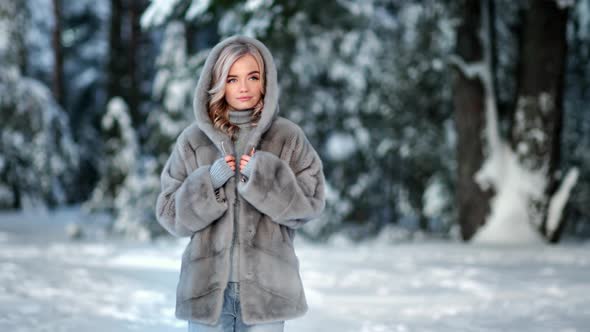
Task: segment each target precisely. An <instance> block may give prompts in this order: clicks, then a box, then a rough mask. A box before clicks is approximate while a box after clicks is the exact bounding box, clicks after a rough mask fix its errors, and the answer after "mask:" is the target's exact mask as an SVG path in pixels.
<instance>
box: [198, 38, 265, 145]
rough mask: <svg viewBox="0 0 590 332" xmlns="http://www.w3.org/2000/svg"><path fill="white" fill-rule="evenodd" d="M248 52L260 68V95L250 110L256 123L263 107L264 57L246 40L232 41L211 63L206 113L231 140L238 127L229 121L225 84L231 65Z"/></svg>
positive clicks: (215, 125) (214, 124) (235, 136)
mask: <svg viewBox="0 0 590 332" xmlns="http://www.w3.org/2000/svg"><path fill="white" fill-rule="evenodd" d="M247 54H250V55H252V56H253V57H254V59H255V60H256V62H257V63H258V68H260V83H261V86H262V91H261V92H262V96H261V97H260V101H259V102H258V104H256V106H254V110H253V112H252V125H253V126H256V125H258V121H259V120H260V116H261V115H262V108H263V107H264V94H265V92H266V76H265V75H266V72H265V66H264V59H263V57H262V54H261V53H260V51H259V50H258V48H256V46H254V45H252V44H250V43H247V42H233V43H230V44H227V45H226V46H225V47H224V48H223V49H222V50H221V52H220V54H219V57H218V58H217V61H216V62H215V64H214V65H213V71H212V76H213V77H212V78H211V88H210V89H209V91H207V92H208V93H209V103H208V114H209V118H210V119H211V122H212V123H213V126H214V127H215V128H218V129H221V130H222V131H223V132H225V133H227V134H228V135H229V136H230V137H231V139H232V140H235V139H236V138H237V132H238V131H239V129H240V128H239V127H238V126H236V125H234V124H232V123H230V122H229V111H230V110H231V106H229V104H228V103H227V102H226V101H225V84H226V79H227V76H228V75H229V70H230V68H231V66H232V65H233V64H234V62H236V60H238V59H239V58H241V57H243V56H245V55H247Z"/></svg>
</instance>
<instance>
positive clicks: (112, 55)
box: [107, 0, 129, 102]
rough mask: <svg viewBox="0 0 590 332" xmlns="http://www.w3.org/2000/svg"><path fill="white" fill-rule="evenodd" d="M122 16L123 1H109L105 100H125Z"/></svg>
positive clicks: (125, 69)
mask: <svg viewBox="0 0 590 332" xmlns="http://www.w3.org/2000/svg"><path fill="white" fill-rule="evenodd" d="M122 16H123V0H111V21H110V29H109V64H108V70H109V71H108V86H107V95H108V96H107V100H110V99H111V98H113V97H115V96H121V97H123V98H124V99H126V98H125V97H126V96H125V95H126V93H125V91H126V89H125V87H126V86H127V85H128V84H129V83H128V82H126V78H125V73H126V71H127V68H126V67H127V63H126V62H127V61H126V60H127V59H126V55H125V49H124V47H123V38H122V34H121V22H122ZM126 102H127V100H126Z"/></svg>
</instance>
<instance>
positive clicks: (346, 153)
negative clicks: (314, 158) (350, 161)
mask: <svg viewBox="0 0 590 332" xmlns="http://www.w3.org/2000/svg"><path fill="white" fill-rule="evenodd" d="M356 145H357V144H356V141H355V139H354V137H353V136H352V135H350V134H346V133H333V134H332V135H330V137H329V138H328V142H327V143H326V149H327V152H328V156H329V157H330V158H331V159H332V160H345V159H347V158H350V157H351V156H352V154H353V153H354V152H355V151H356V149H357V146H356Z"/></svg>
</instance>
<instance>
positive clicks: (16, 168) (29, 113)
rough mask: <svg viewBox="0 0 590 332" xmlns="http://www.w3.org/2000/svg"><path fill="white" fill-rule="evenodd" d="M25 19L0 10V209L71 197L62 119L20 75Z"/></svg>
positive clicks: (18, 7) (71, 150)
mask: <svg viewBox="0 0 590 332" xmlns="http://www.w3.org/2000/svg"><path fill="white" fill-rule="evenodd" d="M29 18H30V15H29V14H28V13H27V7H26V4H24V3H22V2H2V4H0V26H1V27H2V29H1V31H2V33H1V34H0V62H1V63H2V67H1V68H0V122H1V123H2V133H1V136H2V138H1V143H0V207H3V208H7V207H10V208H28V207H35V206H45V205H50V206H54V205H57V204H62V203H65V202H67V201H68V200H69V199H70V198H72V197H73V195H74V194H75V186H73V183H74V179H75V174H76V168H77V166H78V149H77V146H76V145H75V144H74V142H73V140H72V137H71V134H70V129H69V124H68V118H67V115H66V114H65V113H64V112H63V110H62V109H61V108H60V106H59V105H58V104H57V103H56V101H55V99H54V98H53V96H52V94H51V91H50V90H49V89H48V88H47V87H46V86H45V85H43V84H42V83H41V82H39V81H37V80H34V79H32V78H29V77H26V76H24V75H23V73H24V72H25V61H23V59H24V56H23V55H24V54H25V53H26V52H25V50H24V48H25V45H26V34H27V27H28V22H27V20H28V19H29Z"/></svg>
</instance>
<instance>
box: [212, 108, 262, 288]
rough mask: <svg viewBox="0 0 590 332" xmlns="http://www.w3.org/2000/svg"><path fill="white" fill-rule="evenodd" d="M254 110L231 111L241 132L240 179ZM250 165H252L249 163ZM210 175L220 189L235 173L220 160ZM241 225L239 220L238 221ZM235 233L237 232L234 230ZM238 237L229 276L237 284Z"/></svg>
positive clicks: (238, 149) (238, 142)
mask: <svg viewBox="0 0 590 332" xmlns="http://www.w3.org/2000/svg"><path fill="white" fill-rule="evenodd" d="M252 112H253V111H252V110H245V111H229V122H231V123H232V124H235V125H237V126H238V127H239V128H240V130H239V131H238V134H237V138H236V140H235V141H234V145H235V151H236V156H234V157H235V158H236V171H235V175H236V176H238V179H239V172H240V158H241V157H242V155H243V154H245V153H246V152H245V151H244V148H245V145H246V142H247V140H248V135H249V134H250V132H251V130H252V123H251V116H252ZM248 164H250V163H248ZM210 173H211V180H212V182H213V187H214V188H219V187H221V186H223V184H224V183H225V182H227V180H229V178H231V177H232V176H233V175H234V172H232V170H231V168H230V167H229V165H228V164H227V162H225V160H224V158H220V159H218V160H216V161H215V163H213V165H212V166H211V168H210ZM235 208H236V209H239V208H240V207H239V206H236V207H235ZM235 215H236V216H237V215H239V214H238V211H237V210H236V213H235ZM237 222H238V223H239V220H238V221H237ZM234 233H235V230H234ZM235 239H236V237H235V234H234V237H233V240H232V247H231V269H230V276H229V281H233V282H237V281H238V253H239V250H237V248H236V247H237V246H238V245H239V244H238V243H237V242H236V241H235Z"/></svg>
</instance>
